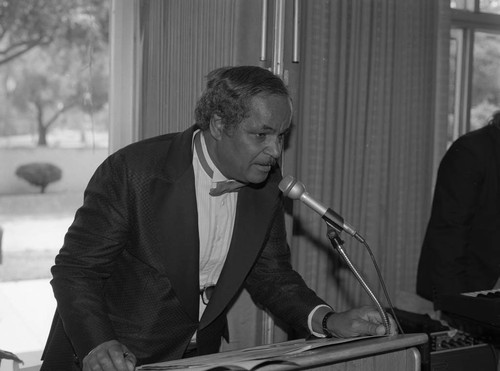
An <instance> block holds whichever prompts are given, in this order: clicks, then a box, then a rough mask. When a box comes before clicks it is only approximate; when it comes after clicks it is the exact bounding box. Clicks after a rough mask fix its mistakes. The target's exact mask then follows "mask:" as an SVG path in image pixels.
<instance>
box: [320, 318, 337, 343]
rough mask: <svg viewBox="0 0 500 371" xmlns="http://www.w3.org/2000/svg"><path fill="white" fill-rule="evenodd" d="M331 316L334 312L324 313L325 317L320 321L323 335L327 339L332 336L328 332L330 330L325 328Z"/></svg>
mask: <svg viewBox="0 0 500 371" xmlns="http://www.w3.org/2000/svg"><path fill="white" fill-rule="evenodd" d="M332 314H335V312H333V311H330V312H328V313H326V314H325V316H324V317H323V321H321V326H322V328H323V334H325V336H326V337H327V338H331V337H332V336H333V335H332V333H331V332H330V330H329V329H328V326H327V322H328V318H330V316H331V315H332Z"/></svg>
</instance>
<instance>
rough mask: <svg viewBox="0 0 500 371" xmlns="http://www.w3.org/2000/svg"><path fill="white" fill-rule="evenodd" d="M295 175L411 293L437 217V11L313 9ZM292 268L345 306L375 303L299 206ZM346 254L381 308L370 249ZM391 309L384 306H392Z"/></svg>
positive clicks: (424, 6)
mask: <svg viewBox="0 0 500 371" xmlns="http://www.w3.org/2000/svg"><path fill="white" fill-rule="evenodd" d="M303 4H304V7H305V11H304V14H303V19H304V20H303V23H304V29H305V32H304V33H303V35H302V44H303V49H304V50H305V56H302V58H301V61H302V66H301V89H302V92H303V94H301V97H300V98H301V99H300V103H299V109H298V111H299V114H298V117H297V120H296V121H297V128H298V130H299V134H298V135H297V137H298V142H299V143H298V146H299V147H300V149H299V153H300V155H299V156H298V157H299V158H300V160H299V162H298V164H297V176H298V177H299V178H300V179H301V180H302V181H303V182H304V183H305V184H306V186H307V188H308V191H309V193H310V194H312V195H315V196H316V197H317V198H318V199H320V200H322V201H323V202H324V203H325V204H327V205H331V206H332V208H334V209H336V211H337V212H339V213H340V214H341V215H343V216H344V217H345V219H346V221H347V222H349V224H352V225H354V226H355V227H356V228H357V229H358V231H359V232H360V234H361V235H363V236H364V237H365V239H366V241H367V242H368V243H369V245H370V246H371V250H372V251H373V253H374V256H375V258H376V260H377V262H378V265H379V266H380V268H381V271H382V275H383V277H384V279H385V282H386V284H387V286H388V290H389V293H390V295H391V296H394V295H395V294H396V293H397V292H398V291H410V292H414V286H415V272H416V265H417V262H418V258H419V253H420V244H421V241H422V237H423V233H424V229H425V225H426V222H427V217H428V210H429V189H430V184H431V181H432V150H433V140H434V125H435V98H436V91H435V87H436V72H435V71H436V66H437V30H438V13H439V12H438V8H439V2H436V1H434V0H422V1H413V0H397V1H389V0H387V1H360V0H338V1H310V2H304V3H303ZM294 217H295V220H296V223H295V228H294V234H293V240H292V241H293V242H292V248H293V257H294V265H295V266H296V267H297V269H298V270H299V272H300V273H301V274H302V275H303V276H304V277H305V279H306V282H307V283H308V284H309V285H311V287H313V288H314V289H316V291H317V292H318V294H319V295H320V296H322V297H323V298H325V299H326V300H327V301H328V302H329V303H330V304H331V305H333V306H334V307H335V308H337V309H347V308H349V307H352V306H358V305H361V304H369V303H370V299H369V297H368V296H367V295H366V293H365V292H364V290H363V289H362V287H361V286H360V285H359V283H358V282H357V280H356V278H355V277H354V276H353V275H352V274H351V272H350V271H349V270H348V269H347V268H346V266H345V264H344V263H343V262H342V261H341V260H340V259H339V257H338V255H337V254H336V253H333V252H332V250H331V244H330V242H329V240H328V239H327V238H326V226H325V225H324V223H323V222H322V221H321V219H320V218H318V217H317V216H316V215H314V213H312V212H311V211H310V210H308V209H307V208H306V207H305V206H303V205H301V204H298V205H296V206H295V209H294ZM342 237H343V238H344V239H345V240H346V243H345V245H344V249H345V251H346V252H347V254H348V255H349V257H350V258H351V261H352V262H353V263H354V265H355V266H356V267H357V268H358V269H359V271H360V273H361V274H362V275H363V276H364V277H365V278H366V280H367V282H368V284H369V285H370V287H371V288H372V289H373V291H374V292H375V293H376V294H377V296H378V297H379V298H381V299H383V296H382V290H381V287H380V286H379V284H378V277H377V275H376V271H375V269H374V267H373V264H372V262H371V259H370V257H369V254H368V252H367V251H366V250H365V249H364V247H363V246H362V245H361V244H359V243H357V242H355V241H354V240H352V239H349V238H347V237H346V236H342ZM383 304H386V303H385V302H384V301H383Z"/></svg>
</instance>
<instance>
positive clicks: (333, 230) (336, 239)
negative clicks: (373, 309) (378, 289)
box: [325, 220, 390, 334]
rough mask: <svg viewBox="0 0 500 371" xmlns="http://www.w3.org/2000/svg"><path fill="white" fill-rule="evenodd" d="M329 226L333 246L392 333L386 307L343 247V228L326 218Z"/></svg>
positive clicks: (386, 328) (386, 329) (387, 332)
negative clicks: (341, 234) (341, 233)
mask: <svg viewBox="0 0 500 371" xmlns="http://www.w3.org/2000/svg"><path fill="white" fill-rule="evenodd" d="M325 222H326V224H327V226H328V233H327V236H328V238H329V239H330V242H331V244H332V247H333V248H334V249H335V250H337V251H338V252H339V254H340V255H341V256H342V258H343V259H344V261H345V262H346V263H347V265H348V266H349V268H350V269H351V271H352V273H354V275H355V276H356V278H357V279H358V281H359V282H360V283H361V286H363V288H364V289H365V291H366V292H367V293H368V296H370V298H371V299H372V300H373V302H374V303H375V305H376V306H377V309H378V311H379V313H380V316H381V317H382V320H383V321H384V326H385V331H386V334H389V333H390V322H389V317H388V316H387V313H386V312H385V310H384V308H383V307H382V305H381V304H380V302H379V301H378V299H377V297H376V296H375V295H374V294H373V292H372V290H370V288H369V287H368V285H367V284H366V282H365V281H364V279H363V277H362V276H361V275H360V274H359V273H358V271H357V269H356V268H355V267H354V265H353V264H352V263H351V260H350V259H349V257H348V256H347V254H346V253H345V252H344V250H343V249H342V245H343V244H344V241H342V239H341V238H340V235H339V233H340V232H341V230H340V229H339V228H338V227H336V226H335V225H334V224H333V223H330V222H328V221H327V220H325Z"/></svg>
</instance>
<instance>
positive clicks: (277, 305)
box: [246, 206, 326, 334]
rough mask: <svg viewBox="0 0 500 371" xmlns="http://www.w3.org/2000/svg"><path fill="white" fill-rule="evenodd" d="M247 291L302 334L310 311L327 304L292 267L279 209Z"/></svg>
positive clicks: (248, 280) (249, 278) (248, 282)
mask: <svg viewBox="0 0 500 371" xmlns="http://www.w3.org/2000/svg"><path fill="white" fill-rule="evenodd" d="M246 288H247V290H248V292H249V293H250V295H251V296H252V298H253V299H254V300H255V301H256V302H258V303H260V304H262V305H263V306H265V307H266V308H268V309H269V310H270V311H271V313H273V315H275V316H277V317H278V318H280V319H281V320H283V321H285V322H286V323H288V324H289V325H290V326H292V327H293V328H295V329H296V330H297V331H298V332H299V333H303V334H308V333H309V332H310V330H309V327H308V325H307V318H308V315H309V313H310V312H311V311H312V309H313V308H315V307H316V306H317V305H320V304H326V303H325V302H324V301H323V300H321V299H320V298H319V297H318V296H317V295H316V294H315V292H314V291H313V290H311V289H310V288H308V287H307V285H306V283H305V282H304V280H303V279H302V277H301V276H300V275H299V274H298V273H297V272H296V271H295V270H294V269H293V268H292V266H291V263H290V249H289V247H288V244H287V242H286V232H285V223H284V212H283V207H282V206H281V207H280V208H279V209H278V211H277V213H276V214H275V217H274V220H273V225H272V227H271V229H270V233H269V239H268V240H267V244H266V246H265V248H264V250H263V251H262V254H261V255H260V257H259V259H258V260H257V262H256V264H255V266H254V267H253V269H252V270H251V272H250V274H249V276H248V278H247V280H246Z"/></svg>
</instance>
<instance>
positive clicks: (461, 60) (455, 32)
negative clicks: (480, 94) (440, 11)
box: [449, 1, 500, 143]
mask: <svg viewBox="0 0 500 371" xmlns="http://www.w3.org/2000/svg"><path fill="white" fill-rule="evenodd" d="M478 9H479V2H478V1H476V2H475V10H474V11H470V10H462V9H450V11H451V29H450V41H451V40H452V39H454V37H456V39H457V69H456V71H455V76H454V79H455V97H454V107H453V133H452V138H450V139H451V140H449V143H451V142H452V141H454V140H456V139H457V138H458V137H459V136H461V135H463V134H465V133H466V132H468V131H470V129H471V127H470V115H471V108H472V107H471V101H472V97H471V95H472V83H473V81H472V77H473V67H474V66H473V60H474V36H475V32H487V33H500V28H499V26H498V25H500V14H494V13H484V12H480V11H479V10H478ZM460 34H461V35H460ZM450 57H451V55H450ZM449 112H450V110H449ZM449 134H450V133H449Z"/></svg>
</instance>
